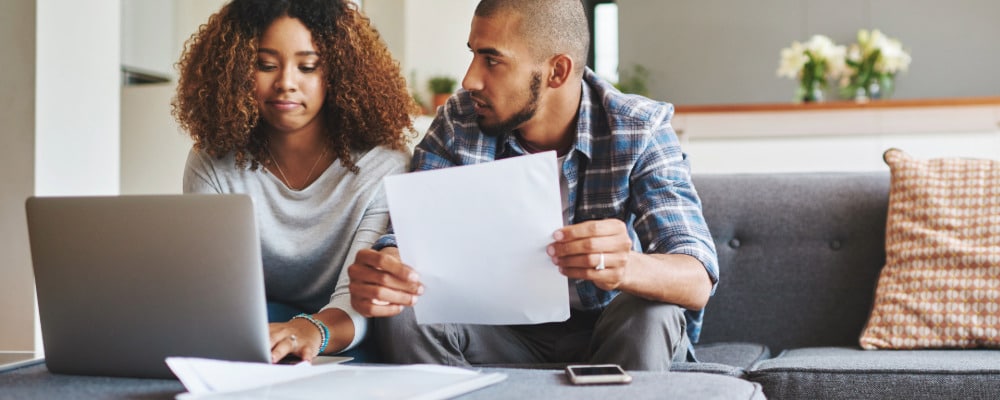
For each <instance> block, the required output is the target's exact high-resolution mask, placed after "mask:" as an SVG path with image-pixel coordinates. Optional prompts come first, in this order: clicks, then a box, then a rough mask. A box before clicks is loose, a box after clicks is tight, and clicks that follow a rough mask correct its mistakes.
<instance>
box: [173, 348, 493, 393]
mask: <svg viewBox="0 0 1000 400" xmlns="http://www.w3.org/2000/svg"><path fill="white" fill-rule="evenodd" d="M166 362H167V365H168V366H169V367H170V370H171V371H173V372H174V375H177V378H178V379H180V381H181V383H182V384H184V387H185V388H186V389H187V390H188V392H187V393H181V394H179V395H177V397H176V398H177V399H178V400H198V399H288V400H291V399H318V398H331V397H332V398H346V399H417V400H431V399H449V398H453V397H456V396H459V395H461V394H464V393H467V392H470V391H473V390H476V389H479V388H483V387H486V386H489V385H492V384H495V383H497V382H500V381H503V380H504V379H506V378H507V375H506V374H501V373H484V372H479V371H472V370H467V369H464V368H458V367H446V366H441V365H423V364H414V365H399V366H384V367H380V366H352V365H339V364H332V363H328V364H324V365H309V364H308V363H302V364H298V365H294V366H292V365H270V364H263V363H249V362H238V361H222V360H212V359H205V358H189V357H167V359H166ZM385 382H392V385H389V386H385Z"/></svg>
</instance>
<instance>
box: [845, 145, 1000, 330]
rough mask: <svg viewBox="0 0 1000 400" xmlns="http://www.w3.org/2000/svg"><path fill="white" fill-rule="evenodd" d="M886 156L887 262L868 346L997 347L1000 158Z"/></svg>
mask: <svg viewBox="0 0 1000 400" xmlns="http://www.w3.org/2000/svg"><path fill="white" fill-rule="evenodd" d="M883 157H884V159H885V162H886V164H889V169H890V170H891V171H892V174H891V182H892V183H891V188H890V191H889V217H888V220H887V221H886V238H885V241H886V243H885V253H886V254H885V255H886V265H885V268H883V269H882V272H881V275H880V276H879V279H878V286H877V289H876V291H875V304H874V306H873V309H872V313H871V316H870V317H869V319H868V324H867V326H866V327H865V329H864V331H863V332H862V333H861V340H860V343H861V347H863V348H865V349H921V348H924V349H926V348H973V347H990V348H998V347H1000V161H992V160H976V159H957V158H952V159H933V160H917V159H914V158H911V157H910V156H908V155H907V154H906V153H903V152H902V151H900V150H897V149H890V150H888V151H886V152H885V155H884V156H883Z"/></svg>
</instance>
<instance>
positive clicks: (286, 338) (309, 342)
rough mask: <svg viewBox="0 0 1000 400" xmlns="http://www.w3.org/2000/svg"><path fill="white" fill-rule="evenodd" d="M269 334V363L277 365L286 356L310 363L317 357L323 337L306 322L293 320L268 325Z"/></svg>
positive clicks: (299, 319)
mask: <svg viewBox="0 0 1000 400" xmlns="http://www.w3.org/2000/svg"><path fill="white" fill-rule="evenodd" d="M268 330H269V331H270V333H271V363H277V362H278V361H281V359H283V358H285V357H286V356H288V355H293V356H296V357H298V358H301V359H302V360H304V361H312V360H313V358H316V356H317V355H319V346H320V344H321V343H322V342H323V335H322V334H321V333H320V331H319V328H317V327H316V326H315V325H313V324H312V323H311V322H309V321H308V320H305V319H302V318H293V319H292V320H291V321H288V322H275V323H271V324H268Z"/></svg>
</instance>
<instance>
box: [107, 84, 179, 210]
mask: <svg viewBox="0 0 1000 400" xmlns="http://www.w3.org/2000/svg"><path fill="white" fill-rule="evenodd" d="M175 88H176V84H175V83H162V84H151V85H136V86H126V87H123V88H122V118H121V120H122V125H121V129H122V138H121V193H122V194H169V193H181V192H182V188H181V183H182V180H183V179H182V173H183V172H184V163H185V162H186V161H187V154H188V151H189V150H190V149H191V143H192V141H191V139H190V137H189V136H188V135H187V134H186V133H184V132H183V131H181V130H180V127H178V126H177V122H176V121H174V118H173V117H172V116H171V115H170V99H171V98H173V95H174V90H175Z"/></svg>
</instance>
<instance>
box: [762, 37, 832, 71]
mask: <svg viewBox="0 0 1000 400" xmlns="http://www.w3.org/2000/svg"><path fill="white" fill-rule="evenodd" d="M846 54H847V49H846V48H845V47H844V46H838V45H836V44H834V43H833V41H832V40H830V38H828V37H826V36H824V35H813V36H812V37H811V38H809V41H807V42H806V43H805V44H803V43H799V42H797V41H794V42H792V45H791V47H787V48H784V49H782V50H781V61H780V63H779V65H778V71H777V75H778V76H779V77H787V78H792V79H795V78H799V77H801V75H802V69H803V68H804V67H806V65H807V64H808V63H809V62H810V61H812V62H815V63H819V64H822V65H823V70H824V71H825V72H824V76H823V78H824V79H826V78H836V77H838V76H840V75H841V74H842V73H843V72H844V71H845V70H846V68H847V66H846V64H845V62H844V59H845V57H846Z"/></svg>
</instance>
